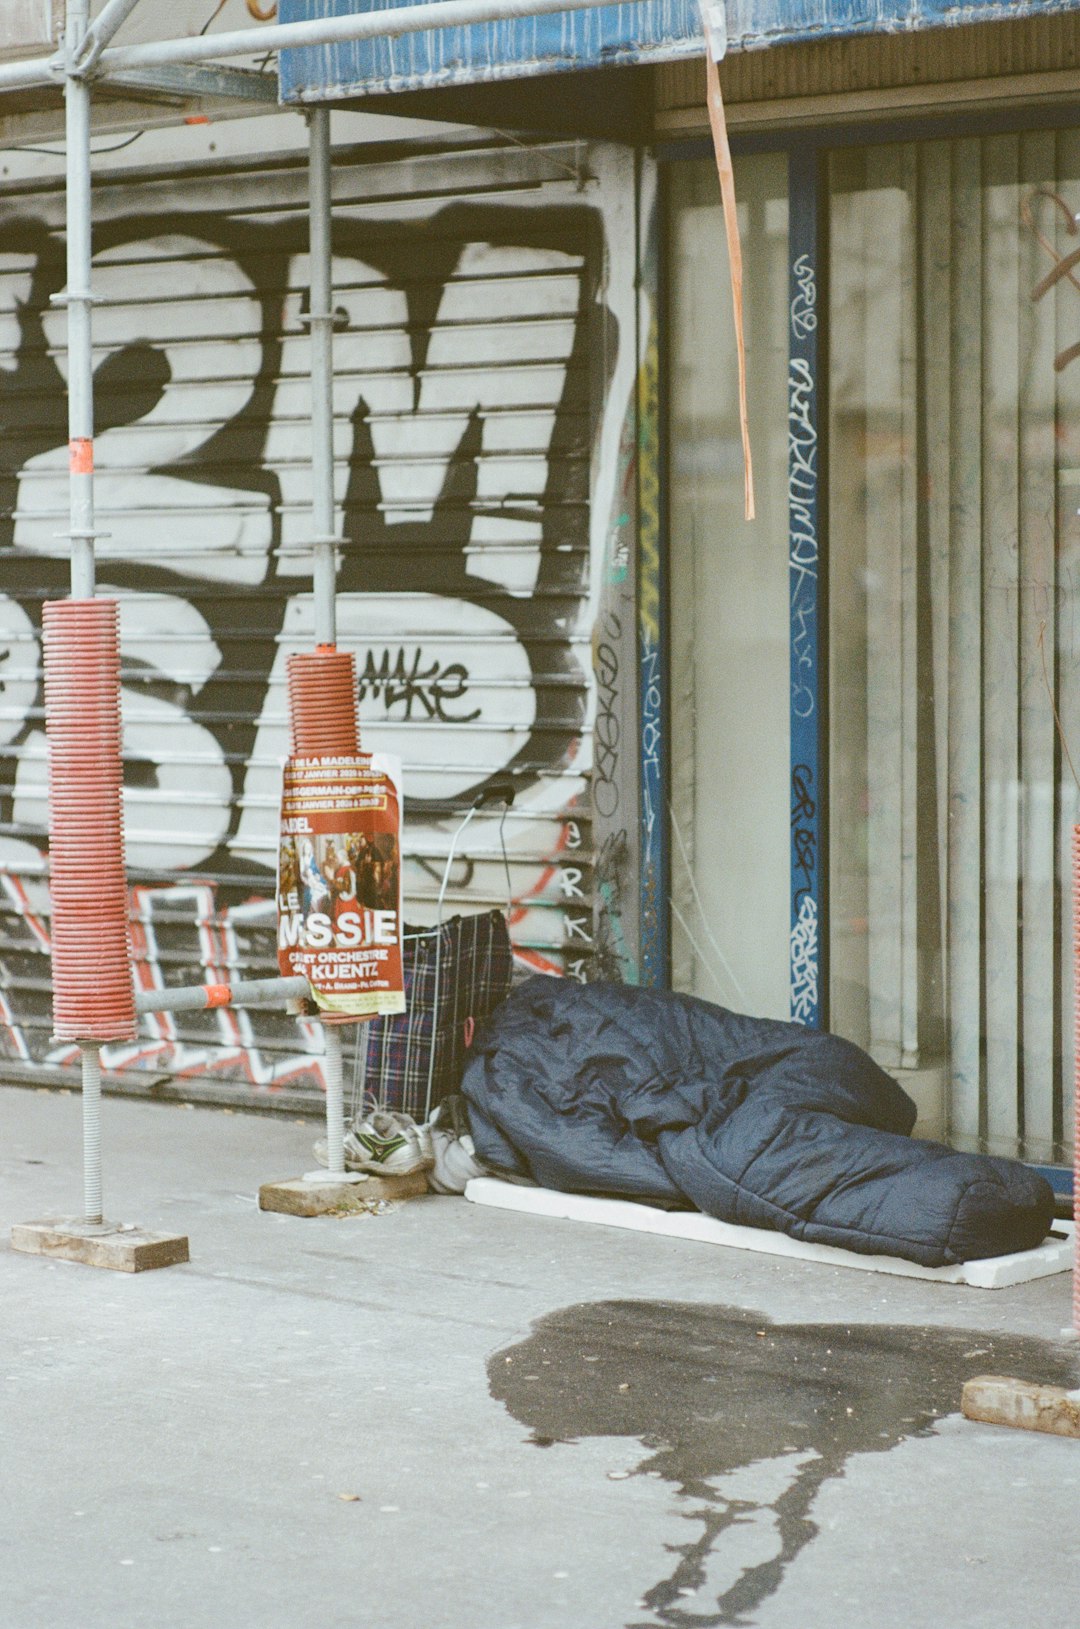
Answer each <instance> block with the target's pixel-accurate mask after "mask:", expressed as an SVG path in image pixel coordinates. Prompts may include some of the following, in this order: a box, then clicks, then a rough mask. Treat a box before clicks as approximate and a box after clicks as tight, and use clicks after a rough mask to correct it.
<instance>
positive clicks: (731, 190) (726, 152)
mask: <svg viewBox="0 0 1080 1629" xmlns="http://www.w3.org/2000/svg"><path fill="white" fill-rule="evenodd" d="M700 5H701V20H702V24H703V26H704V29H705V101H706V105H707V107H708V109H709V128H710V129H711V131H712V141H713V152H714V153H715V155H716V171H717V174H718V175H719V177H720V199H721V202H722V204H723V206H724V232H725V234H726V236H727V251H728V266H729V268H730V271H731V304H732V308H733V310H734V315H735V349H736V351H737V353H738V358H739V428H740V430H741V432H742V450H743V496H744V501H745V505H746V518H747V520H753V518H754V464H753V459H752V458H751V455H750V416H749V412H748V410H747V405H746V341H745V338H744V335H743V273H742V244H741V242H740V240H739V217H738V215H737V214H736V211H735V171H734V168H733V167H732V163H731V146H730V144H729V142H728V133H727V119H726V118H725V117H724V99H723V97H722V96H721V94H720V74H719V71H718V69H717V62H718V61H719V60H720V58H721V57H722V56H723V55H724V52H725V50H726V48H727V40H726V29H725V28H724V27H723V24H724V21H725V19H724V13H723V11H722V9H721V4H720V3H719V0H711V3H710V0H700ZM717 13H719V17H718V18H717ZM717 21H719V23H720V25H721V26H720V28H719V29H718V28H717V26H716V23H717ZM718 33H719V34H720V39H719V40H718V39H717V34H718Z"/></svg>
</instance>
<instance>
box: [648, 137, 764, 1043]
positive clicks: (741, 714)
mask: <svg viewBox="0 0 1080 1629" xmlns="http://www.w3.org/2000/svg"><path fill="white" fill-rule="evenodd" d="M669 173H670V190H669V205H670V207H669V232H668V243H669V254H670V258H669V263H668V267H669V313H670V325H669V330H668V346H667V356H668V380H667V385H668V427H669V439H668V460H669V462H668V493H669V499H668V526H669V540H670V549H669V564H670V577H669V631H670V644H669V652H670V670H669V678H670V697H671V755H670V763H671V810H670V815H671V829H670V856H671V877H672V898H671V908H672V921H671V933H672V974H673V983H674V985H675V988H676V989H680V990H686V991H689V992H691V993H693V994H695V995H700V996H703V997H705V998H707V999H708V1000H711V1001H718V1002H720V1003H722V1004H723V1005H725V1006H729V1007H734V1008H736V1009H739V1010H742V1011H746V1012H756V1013H764V1014H769V1015H771V1016H775V1017H779V1018H786V1017H787V1016H788V1005H789V975H788V933H789V920H788V919H789V912H790V900H789V870H790V866H789V841H790V838H789V830H788V784H789V762H788V759H789V738H790V732H789V723H788V712H789V706H788V696H789V673H788V564H787V456H788V451H787V322H786V312H787V305H788V266H787V259H788V252H787V250H788V216H787V160H786V157H785V156H784V155H783V154H765V155H761V156H754V157H747V158H744V159H742V160H740V161H739V163H738V164H737V166H736V183H737V190H738V196H739V211H740V230H741V234H742V242H743V253H744V259H745V296H746V305H745V322H746V340H747V357H748V370H749V400H750V420H751V435H752V439H753V447H754V461H755V473H756V478H757V502H758V519H757V521H756V522H754V523H753V524H751V525H748V524H747V523H746V522H745V521H744V519H743V510H742V501H743V492H742V452H741V447H740V440H739V418H738V391H737V381H736V374H735V342H734V332H733V327H732V314H731V295H730V290H729V286H728V273H727V255H726V250H725V247H724V229H723V216H722V213H721V208H720V201H719V189H718V187H717V181H716V169H715V166H714V165H713V163H712V160H711V159H709V160H702V161H701V162H694V163H683V164H677V165H674V166H672V168H671V171H670V172H669Z"/></svg>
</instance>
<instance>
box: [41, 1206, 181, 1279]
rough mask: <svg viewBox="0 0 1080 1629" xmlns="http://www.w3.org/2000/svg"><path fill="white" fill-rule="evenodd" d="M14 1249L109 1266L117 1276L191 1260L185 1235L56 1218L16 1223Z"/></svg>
mask: <svg viewBox="0 0 1080 1629" xmlns="http://www.w3.org/2000/svg"><path fill="white" fill-rule="evenodd" d="M11 1248H12V1249H13V1250H23V1251H25V1252H26V1253H27V1255H31V1256H55V1257H59V1258H60V1259H61V1260H62V1261H79V1262H82V1264H83V1265H84V1266H86V1267H109V1268H111V1269H112V1270H113V1272H117V1273H145V1272H147V1271H149V1269H150V1268H152V1267H174V1266H176V1265H177V1264H178V1263H179V1262H184V1261H187V1260H189V1256H188V1241H187V1239H186V1237H185V1236H184V1234H182V1233H147V1232H146V1231H145V1230H144V1229H143V1228H139V1227H117V1226H115V1225H113V1226H110V1225H109V1224H108V1223H106V1224H105V1226H104V1227H90V1226H88V1225H87V1224H86V1223H85V1222H79V1221H69V1220H64V1219H62V1218H61V1219H57V1220H55V1221H47V1222H17V1223H16V1224H15V1226H14V1227H13V1228H12V1230H11Z"/></svg>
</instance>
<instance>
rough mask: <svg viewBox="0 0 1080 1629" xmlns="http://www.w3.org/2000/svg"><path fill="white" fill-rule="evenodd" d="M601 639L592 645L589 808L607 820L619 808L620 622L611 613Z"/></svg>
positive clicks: (605, 623) (605, 619) (610, 612)
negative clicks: (593, 690) (593, 680)
mask: <svg viewBox="0 0 1080 1629" xmlns="http://www.w3.org/2000/svg"><path fill="white" fill-rule="evenodd" d="M603 633H604V637H603V638H602V639H600V640H599V641H598V643H597V645H596V657H595V661H594V664H593V665H594V668H595V670H596V724H595V727H594V730H593V758H594V769H593V805H594V807H595V809H596V812H597V814H599V815H601V816H602V817H603V818H604V819H605V820H609V819H610V818H611V816H612V815H613V814H614V813H615V811H616V810H617V809H618V807H619V784H618V779H617V776H618V772H619V742H620V738H621V734H622V731H621V726H620V724H619V715H618V712H617V706H618V699H619V649H618V643H617V641H618V639H619V637H620V635H621V633H622V622H621V620H620V618H619V617H618V616H617V615H616V613H615V612H614V611H608V612H607V614H606V616H605V618H604V628H603Z"/></svg>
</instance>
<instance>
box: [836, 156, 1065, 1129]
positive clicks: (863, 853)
mask: <svg viewBox="0 0 1080 1629" xmlns="http://www.w3.org/2000/svg"><path fill="white" fill-rule="evenodd" d="M829 180H830V199H829V228H830V237H829V247H830V321H829V379H828V389H829V403H830V408H829V584H830V587H829V597H830V623H829V639H830V667H831V670H830V788H831V790H830V804H829V818H830V867H829V911H830V924H831V933H830V966H831V991H830V997H831V1005H830V1024H831V1027H832V1028H834V1029H837V1030H840V1031H841V1032H842V1033H844V1034H846V1035H848V1036H850V1037H851V1038H852V1039H854V1040H856V1041H859V1042H860V1043H862V1044H863V1045H865V1046H867V1047H868V1048H869V1049H870V1051H871V1052H872V1053H873V1054H874V1056H875V1057H877V1058H878V1059H879V1061H880V1062H881V1063H882V1064H883V1065H884V1066H885V1067H886V1068H888V1069H890V1070H894V1071H898V1072H900V1073H901V1074H902V1075H903V1076H904V1078H908V1079H910V1080H911V1081H912V1082H913V1083H914V1085H915V1086H916V1088H917V1095H918V1094H919V1093H921V1094H922V1099H921V1101H922V1103H923V1106H924V1119H926V1120H928V1121H931V1122H932V1121H934V1120H935V1119H936V1120H938V1121H940V1127H934V1129H941V1130H943V1131H945V1132H947V1134H948V1135H949V1137H950V1140H951V1141H953V1142H954V1143H955V1144H957V1145H958V1146H961V1147H983V1148H986V1149H988V1150H989V1151H990V1152H992V1153H1000V1154H1017V1153H1019V1154H1022V1155H1024V1156H1025V1157H1027V1158H1029V1159H1034V1160H1038V1161H1050V1160H1056V1159H1060V1158H1062V1157H1063V1153H1064V1149H1065V1145H1066V1144H1067V1142H1068V1139H1069V1135H1070V1131H1069V1123H1068V1119H1069V1117H1068V1111H1067V1102H1068V1095H1069V1089H1070V1082H1071V1077H1072V1067H1073V1064H1072V1049H1071V1044H1070V1036H1071V1033H1072V996H1071V985H1072V943H1071V925H1070V918H1071V884H1070V873H1069V843H1070V836H1071V828H1072V825H1073V822H1074V821H1075V820H1076V819H1077V818H1078V793H1077V786H1076V782H1075V781H1074V778H1073V775H1072V773H1071V770H1070V768H1069V764H1068V762H1067V760H1066V758H1065V756H1064V754H1063V752H1062V747H1061V739H1060V738H1059V735H1058V732H1057V730H1056V728H1055V720H1054V706H1055V705H1056V708H1057V711H1058V714H1059V716H1060V720H1061V726H1062V731H1063V735H1064V739H1065V741H1066V742H1067V743H1068V745H1069V747H1070V748H1071V753H1072V759H1073V762H1074V763H1076V764H1077V766H1078V767H1080V518H1078V513H1077V510H1078V504H1080V360H1070V359H1069V357H1068V351H1069V347H1070V346H1073V345H1075V344H1076V342H1077V341H1080V277H1078V274H1077V273H1072V274H1070V275H1066V276H1063V277H1062V278H1060V280H1059V281H1057V282H1056V283H1055V284H1054V285H1053V286H1052V287H1050V288H1049V289H1048V290H1047V291H1046V292H1045V293H1042V294H1040V295H1039V297H1038V298H1033V294H1037V293H1038V286H1039V284H1040V281H1041V280H1042V279H1043V278H1044V277H1045V276H1046V274H1047V273H1049V272H1051V271H1052V270H1053V267H1054V264H1055V261H1056V259H1057V258H1058V257H1060V256H1062V255H1064V254H1067V253H1068V252H1069V250H1070V249H1072V248H1075V247H1076V246H1077V244H1078V243H1080V237H1078V236H1077V235H1076V234H1075V225H1074V224H1073V223H1072V216H1073V212H1075V211H1077V210H1080V136H1077V135H1073V134H1071V133H1070V134H1062V133H1054V132H1038V133H1030V134H1020V135H1007V136H993V137H987V138H977V137H970V138H964V139H959V140H954V141H935V142H926V143H910V144H904V145H897V146H892V147H867V148H861V149H857V148H851V149H846V150H844V151H841V152H838V153H836V154H834V155H833V157H832V158H831V160H830V176H829ZM1056 200H1060V202H1059V201H1056ZM1070 225H1072V230H1070Z"/></svg>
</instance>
